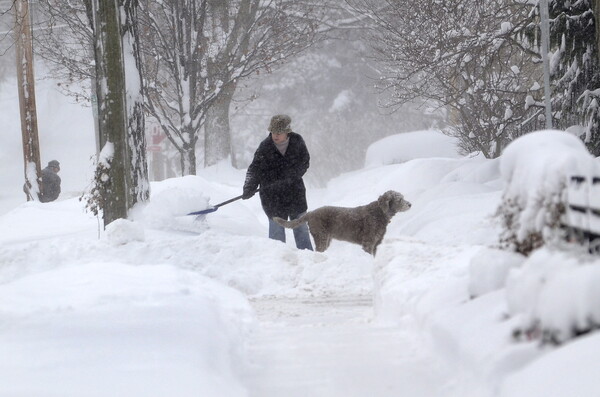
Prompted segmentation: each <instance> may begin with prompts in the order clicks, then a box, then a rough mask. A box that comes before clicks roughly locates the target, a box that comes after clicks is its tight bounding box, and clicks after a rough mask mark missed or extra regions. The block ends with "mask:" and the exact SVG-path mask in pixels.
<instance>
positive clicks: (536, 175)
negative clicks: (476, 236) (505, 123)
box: [498, 131, 594, 255]
mask: <svg viewBox="0 0 600 397" xmlns="http://www.w3.org/2000/svg"><path fill="white" fill-rule="evenodd" d="M593 161H594V158H593V157H592V156H591V155H590V154H589V152H588V151H587V149H586V148H585V145H584V144H583V142H581V140H580V139H578V138H577V137H575V136H574V135H572V134H570V133H567V132H563V131H539V132H533V133H530V134H526V135H524V136H522V137H520V138H518V139H516V140H515V141H513V142H512V143H511V144H510V145H508V146H507V148H506V150H505V151H504V153H503V154H502V157H501V159H500V172H501V177H502V180H503V182H504V185H505V187H504V192H503V196H502V201H501V203H500V206H499V208H498V215H499V217H500V219H501V223H502V229H503V230H502V233H501V236H500V242H501V246H502V247H503V248H508V249H510V250H514V251H516V252H519V253H522V254H525V255H528V254H529V253H531V252H532V251H533V250H535V249H536V248H539V247H541V246H542V245H544V243H545V242H548V241H550V240H552V239H554V238H556V237H558V236H559V235H560V233H561V232H560V223H561V217H562V216H563V214H564V212H565V201H566V185H567V180H568V177H569V176H570V175H572V174H578V173H587V172H589V170H590V169H592V167H593Z"/></svg>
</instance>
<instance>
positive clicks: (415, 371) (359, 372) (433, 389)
mask: <svg viewBox="0 0 600 397" xmlns="http://www.w3.org/2000/svg"><path fill="white" fill-rule="evenodd" d="M252 304H253V306H254V308H255V310H256V311H257V315H258V318H259V321H260V328H259V331H258V332H257V334H256V335H255V337H254V338H253V340H252V341H251V343H250V346H249V351H248V356H249V359H250V362H251V364H250V368H249V369H248V372H247V374H246V378H247V379H246V383H247V386H248V388H249V391H250V396H251V397H270V396H274V397H275V396H277V397H281V396H286V397H295V396H298V397H300V396H304V397H305V396H311V397H320V396H323V397H325V396H326V397H335V396H344V397H350V396H356V397H359V396H360V397H365V396H378V397H385V396H398V395H405V396H420V397H428V396H440V395H444V393H442V392H441V389H442V388H443V387H444V386H445V385H446V384H447V383H448V379H449V378H448V375H447V374H446V373H444V371H443V370H442V369H440V367H439V366H438V365H437V361H436V359H435V358H432V357H431V356H429V352H428V350H427V347H425V346H426V345H427V344H424V343H423V342H422V341H420V339H419V336H418V335H417V333H416V328H415V327H407V328H400V327H398V326H383V325H377V324H374V323H373V322H372V321H371V320H372V311H373V310H372V299H371V297H369V296H350V297H342V298H340V297H326V298H297V299H289V298H288V299H286V298H281V297H273V298H272V299H260V300H256V301H254V302H253V303H252Z"/></svg>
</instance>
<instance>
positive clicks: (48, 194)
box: [40, 167, 60, 203]
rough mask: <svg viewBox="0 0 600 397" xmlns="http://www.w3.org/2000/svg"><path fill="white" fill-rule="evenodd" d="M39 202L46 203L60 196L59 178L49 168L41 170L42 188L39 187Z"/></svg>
mask: <svg viewBox="0 0 600 397" xmlns="http://www.w3.org/2000/svg"><path fill="white" fill-rule="evenodd" d="M41 190H42V191H41V194H40V201H41V202H42V203H48V202H50V201H54V200H56V199H57V198H58V195H59V194H60V176H58V174H57V173H56V172H54V171H52V169H51V168H50V167H46V168H44V169H43V170H42V186H41Z"/></svg>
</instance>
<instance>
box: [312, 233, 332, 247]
mask: <svg viewBox="0 0 600 397" xmlns="http://www.w3.org/2000/svg"><path fill="white" fill-rule="evenodd" d="M311 234H312V236H313V239H314V240H315V249H316V250H317V251H318V252H324V251H325V250H326V249H327V247H329V243H328V241H327V236H326V235H324V234H313V233H311Z"/></svg>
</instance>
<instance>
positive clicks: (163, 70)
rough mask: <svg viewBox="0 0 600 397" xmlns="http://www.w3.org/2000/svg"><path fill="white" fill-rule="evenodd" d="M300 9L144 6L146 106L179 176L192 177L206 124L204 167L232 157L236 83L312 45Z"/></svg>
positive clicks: (286, 5) (280, 5) (254, 0)
mask: <svg viewBox="0 0 600 397" xmlns="http://www.w3.org/2000/svg"><path fill="white" fill-rule="evenodd" d="M303 7H304V8H303ZM305 7H306V6H305V5H302V6H297V5H296V3H294V2H292V1H287V0H286V1H284V0H270V1H267V2H265V1H261V0H228V1H213V0H202V1H197V0H168V1H164V2H161V3H157V2H153V1H146V2H144V7H143V13H142V14H143V21H144V26H143V32H144V56H145V62H146V71H147V73H146V79H147V87H148V100H147V107H148V111H149V112H150V114H151V115H152V117H153V118H155V119H156V120H158V122H159V123H160V125H161V128H162V129H163V131H164V133H165V134H166V135H167V137H168V138H169V140H170V141H171V143H172V144H173V145H174V146H175V147H176V148H177V150H178V151H179V152H180V154H181V167H182V172H183V174H184V175H187V174H194V173H195V172H196V144H197V142H198V140H199V139H200V138H201V132H202V127H203V126H204V127H205V136H204V142H205V164H206V165H210V164H214V163H216V162H217V161H219V160H221V159H224V158H226V157H227V156H229V155H230V154H231V143H230V139H231V138H230V134H229V106H230V102H231V98H232V96H233V93H234V91H235V88H236V85H237V83H238V81H239V79H242V78H244V77H248V76H250V75H251V74H253V73H259V72H260V71H268V70H269V68H270V67H272V66H273V65H275V64H277V63H281V62H282V61H284V60H285V59H286V58H288V57H290V56H292V55H293V54H295V53H297V52H299V51H301V50H302V49H304V48H306V47H307V46H309V45H310V44H311V43H312V41H313V38H314V35H315V31H316V24H315V22H314V20H313V19H311V18H310V17H309V16H310V9H309V10H308V11H307V10H306V9H305ZM211 108H212V110H211ZM207 118H208V119H209V122H208V123H207V124H206V125H205V122H206V121H207Z"/></svg>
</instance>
